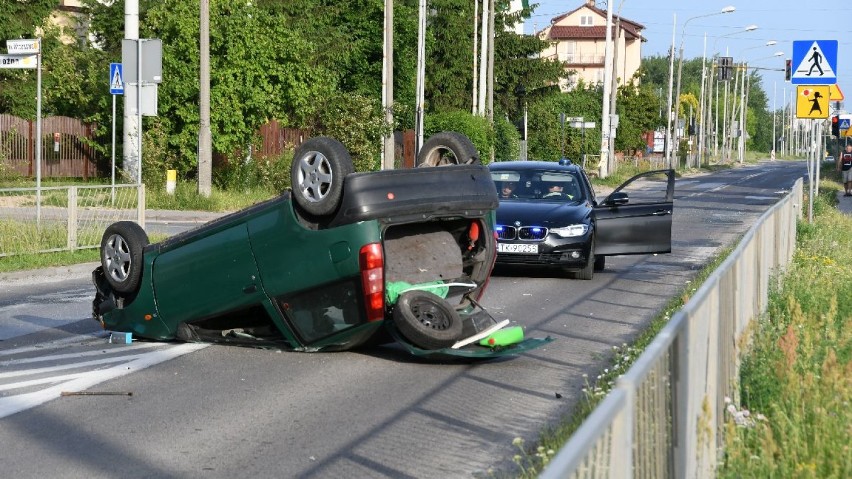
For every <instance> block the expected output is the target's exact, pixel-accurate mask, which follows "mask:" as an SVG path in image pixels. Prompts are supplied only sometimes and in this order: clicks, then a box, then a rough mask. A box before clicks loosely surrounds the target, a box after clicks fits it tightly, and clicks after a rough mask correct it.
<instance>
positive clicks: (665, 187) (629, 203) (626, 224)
mask: <svg viewBox="0 0 852 479" xmlns="http://www.w3.org/2000/svg"><path fill="white" fill-rule="evenodd" d="M673 202H674V170H656V171H649V172H646V173H641V174H639V175H636V176H634V177H633V178H630V179H629V180H627V181H626V182H624V183H623V184H622V185H621V186H619V187H618V188H616V189H615V190H614V191H613V192H612V193H610V194H609V196H607V197H606V198H604V200H603V201H601V202H600V203H598V204H597V205H595V207H594V212H595V254H598V255H620V254H645V253H669V252H671V250H672V211H673Z"/></svg>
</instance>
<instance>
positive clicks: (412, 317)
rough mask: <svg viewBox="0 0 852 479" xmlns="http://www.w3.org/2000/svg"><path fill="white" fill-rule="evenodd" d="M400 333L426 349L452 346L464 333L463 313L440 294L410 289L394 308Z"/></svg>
mask: <svg viewBox="0 0 852 479" xmlns="http://www.w3.org/2000/svg"><path fill="white" fill-rule="evenodd" d="M393 320H394V323H395V324H396V327H397V328H398V329H399V332H400V333H402V335H403V336H405V338H406V339H408V340H409V341H411V343H412V344H414V345H415V346H418V347H421V348H423V349H442V348H448V347H450V346H452V345H453V344H455V342H456V341H458V340H459V339H460V337H461V334H462V321H461V317H459V314H458V313H457V312H456V311H455V310H454V309H453V308H452V307H451V306H450V305H449V304H447V302H446V301H444V300H443V299H441V298H440V297H438V296H436V295H434V294H432V293H427V292H426V291H406V292H405V293H402V294H401V295H399V299H398V301H397V302H396V305H395V306H394V309H393Z"/></svg>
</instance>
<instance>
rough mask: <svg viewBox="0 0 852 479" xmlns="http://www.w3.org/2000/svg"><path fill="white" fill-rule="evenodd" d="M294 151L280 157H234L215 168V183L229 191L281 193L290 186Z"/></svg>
mask: <svg viewBox="0 0 852 479" xmlns="http://www.w3.org/2000/svg"><path fill="white" fill-rule="evenodd" d="M292 162H293V152H292V151H291V152H287V153H285V154H283V155H281V156H280V157H277V158H275V157H272V158H248V159H242V160H240V159H234V160H231V161H229V162H227V163H225V164H224V165H221V166H219V167H217V168H215V169H214V170H213V184H214V185H216V186H217V187H219V188H221V189H223V190H227V191H246V190H252V189H255V190H257V189H263V190H268V191H269V192H270V194H275V193H279V192H281V191H284V190H285V189H287V188H289V187H290V164H291V163H292Z"/></svg>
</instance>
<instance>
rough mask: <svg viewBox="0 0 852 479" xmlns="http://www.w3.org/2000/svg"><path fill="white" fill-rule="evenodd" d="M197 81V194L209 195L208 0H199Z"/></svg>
mask: <svg viewBox="0 0 852 479" xmlns="http://www.w3.org/2000/svg"><path fill="white" fill-rule="evenodd" d="M199 34H200V35H199V37H200V38H199V41H198V46H199V52H198V53H199V62H198V63H199V77H200V78H199V82H198V86H199V88H198V110H199V111H198V194H200V195H201V196H204V197H205V198H209V197H210V187H211V177H212V175H213V158H212V157H213V151H212V150H213V145H212V143H213V138H212V135H211V133H210V0H201V9H200V18H199Z"/></svg>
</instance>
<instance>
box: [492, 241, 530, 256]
mask: <svg viewBox="0 0 852 479" xmlns="http://www.w3.org/2000/svg"><path fill="white" fill-rule="evenodd" d="M497 252H498V253H533V254H537V253H538V245H537V244H509V243H497Z"/></svg>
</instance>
